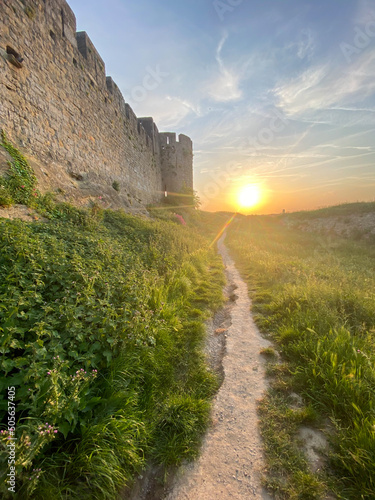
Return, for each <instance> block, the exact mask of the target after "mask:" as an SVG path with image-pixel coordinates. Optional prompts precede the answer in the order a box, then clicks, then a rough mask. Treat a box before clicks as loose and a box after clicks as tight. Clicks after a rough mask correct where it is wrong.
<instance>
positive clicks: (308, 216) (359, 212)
mask: <svg viewBox="0 0 375 500" xmlns="http://www.w3.org/2000/svg"><path fill="white" fill-rule="evenodd" d="M282 220H283V221H284V224H285V225H286V226H287V227H290V228H295V229H298V230H301V231H307V232H318V233H322V234H335V235H338V236H343V237H345V238H350V239H369V240H372V241H373V240H374V239H375V202H372V203H371V202H370V203H346V204H343V205H337V206H333V207H327V208H323V209H319V210H313V211H306V212H295V213H291V214H285V215H283V216H282Z"/></svg>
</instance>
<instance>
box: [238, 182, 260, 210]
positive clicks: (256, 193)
mask: <svg viewBox="0 0 375 500" xmlns="http://www.w3.org/2000/svg"><path fill="white" fill-rule="evenodd" d="M260 197H261V193H260V189H259V186H257V185H256V184H248V185H247V186H244V187H243V188H241V190H240V192H239V193H238V203H239V205H240V207H241V208H252V207H254V206H255V205H257V204H258V203H259V201H260Z"/></svg>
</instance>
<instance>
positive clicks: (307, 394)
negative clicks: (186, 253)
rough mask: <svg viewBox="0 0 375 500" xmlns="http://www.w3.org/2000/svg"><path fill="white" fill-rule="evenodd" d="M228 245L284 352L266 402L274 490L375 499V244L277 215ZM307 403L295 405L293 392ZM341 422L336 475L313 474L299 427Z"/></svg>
mask: <svg viewBox="0 0 375 500" xmlns="http://www.w3.org/2000/svg"><path fill="white" fill-rule="evenodd" d="M227 243H228V244H229V247H230V249H231V251H232V252H233V255H234V256H235V259H236V261H237V263H238V265H239V267H240V269H241V271H242V273H243V275H244V276H245V278H246V279H247V282H248V284H249V288H250V290H251V295H252V298H253V309H254V313H255V315H256V319H257V322H258V325H259V326H260V328H261V329H262V330H263V331H264V332H268V333H269V334H270V335H271V337H272V339H273V340H274V341H275V342H276V345H277V348H278V350H279V351H280V353H281V354H282V360H281V361H282V362H281V363H274V364H271V365H270V367H269V372H270V374H272V375H273V380H274V382H273V386H272V388H271V390H270V392H269V394H268V395H267V396H266V398H265V399H264V400H263V402H262V403H261V405H260V414H261V419H262V427H263V429H262V431H263V436H264V438H265V445H266V449H267V456H268V463H269V467H268V469H269V476H268V479H267V483H268V486H269V487H270V488H271V489H272V490H273V491H274V492H275V493H276V495H277V497H278V498H288V499H289V498H322V495H323V492H324V491H325V490H326V489H327V488H329V487H331V488H333V489H335V490H336V492H337V494H338V495H339V496H340V498H345V499H349V498H350V499H359V498H361V499H365V498H368V499H370V498H373V492H374V491H375V431H374V423H375V368H374V361H375V349H374V341H375V335H374V334H375V330H374V328H375V295H374V289H375V276H374V267H375V266H374V257H375V251H374V248H373V247H371V246H370V245H369V244H365V243H354V242H351V241H348V240H342V239H332V238H331V239H326V238H324V237H323V236H319V235H314V234H306V233H298V232H293V231H291V230H288V229H286V228H284V227H283V226H281V225H280V224H279V223H278V222H277V219H275V218H270V217H249V218H248V219H247V220H245V221H240V222H238V223H235V224H233V225H232V226H231V228H230V231H229V236H228V238H227ZM292 391H297V392H298V393H300V394H302V395H303V397H304V401H305V403H306V405H305V406H304V407H302V408H300V409H291V402H292V399H291V397H290V394H291V392H292ZM327 417H329V419H330V422H331V435H330V439H331V444H332V450H333V451H332V454H331V456H330V466H331V467H332V468H333V470H334V471H335V477H334V478H333V477H332V475H330V474H328V477H327V476H326V475H325V474H324V473H320V474H312V473H310V472H309V468H308V466H307V464H306V461H305V460H304V458H303V456H302V455H301V453H300V452H299V450H298V446H297V445H296V443H297V441H296V438H295V436H296V433H297V430H298V426H299V425H300V424H301V423H303V422H305V423H308V424H309V425H311V424H314V423H315V425H318V426H319V425H323V422H324V419H326V418H327Z"/></svg>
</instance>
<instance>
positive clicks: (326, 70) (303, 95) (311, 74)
mask: <svg viewBox="0 0 375 500" xmlns="http://www.w3.org/2000/svg"><path fill="white" fill-rule="evenodd" d="M374 91H375V49H373V50H372V51H365V52H364V53H363V54H361V55H358V58H357V59H356V60H355V61H354V62H353V64H351V65H350V66H349V67H344V68H342V67H341V68H340V67H338V66H335V67H332V65H329V64H323V65H320V66H315V67H313V68H310V69H308V70H305V71H304V72H303V73H301V74H300V75H299V76H298V77H297V78H296V79H294V80H289V81H287V82H285V83H282V84H281V85H279V86H278V87H276V88H275V89H274V91H273V93H274V95H275V96H276V98H277V101H278V104H279V106H281V107H282V108H283V110H284V112H285V113H287V114H288V115H300V114H303V113H305V112H308V111H316V110H322V109H338V107H340V106H343V107H344V108H345V107H350V106H354V105H355V103H361V102H363V101H364V100H365V99H366V98H368V97H370V96H372V95H373V93H374ZM352 109H354V108H352Z"/></svg>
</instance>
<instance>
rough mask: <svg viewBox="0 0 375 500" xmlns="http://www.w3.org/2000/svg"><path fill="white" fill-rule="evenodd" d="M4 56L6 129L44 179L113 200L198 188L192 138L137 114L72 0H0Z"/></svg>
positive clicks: (0, 106) (145, 199)
mask: <svg viewBox="0 0 375 500" xmlns="http://www.w3.org/2000/svg"><path fill="white" fill-rule="evenodd" d="M0 55H1V56H2V57H0V128H2V129H3V130H4V131H5V133H6V134H7V136H8V137H9V138H10V140H12V141H13V142H14V143H15V144H16V145H17V146H19V147H20V149H21V150H22V151H23V152H24V153H25V154H26V156H27V157H28V158H31V163H32V164H33V162H34V164H33V166H34V168H35V170H36V172H37V175H38V177H39V178H40V181H41V183H42V185H43V183H44V185H45V186H53V187H57V188H60V192H62V193H66V195H67V196H70V195H72V196H73V197H75V198H76V199H80V200H85V199H90V198H93V197H94V198H95V196H99V195H100V196H101V197H102V198H105V199H107V201H108V205H110V206H129V205H132V204H133V205H134V204H135V205H137V203H140V204H147V203H154V202H158V201H160V200H161V198H162V197H163V196H164V191H165V190H167V191H168V192H178V191H181V189H182V188H183V187H184V186H186V187H187V188H191V189H192V188H193V168H192V158H193V154H192V142H191V140H190V139H189V137H187V136H185V135H182V134H181V135H179V137H178V140H177V139H176V134H175V133H159V131H158V128H157V126H156V125H155V123H154V121H153V119H152V118H149V117H148V118H137V117H136V115H135V114H134V112H133V110H132V109H131V107H130V106H129V105H128V104H127V103H125V101H124V99H123V96H122V94H121V92H120V90H119V88H118V87H117V85H116V83H115V82H114V81H113V80H112V78H111V77H106V73H105V65H104V62H103V60H102V59H101V57H100V55H99V54H98V52H97V51H96V49H95V47H94V45H93V44H92V42H91V40H90V38H89V37H88V35H87V34H86V33H85V32H78V33H76V19H75V16H74V13H73V12H72V10H71V9H70V7H69V6H68V4H67V3H66V2H65V0H0ZM21 59H23V60H22V61H21ZM20 61H21V62H20ZM114 183H115V184H114ZM113 185H115V186H116V189H114V188H113Z"/></svg>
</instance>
